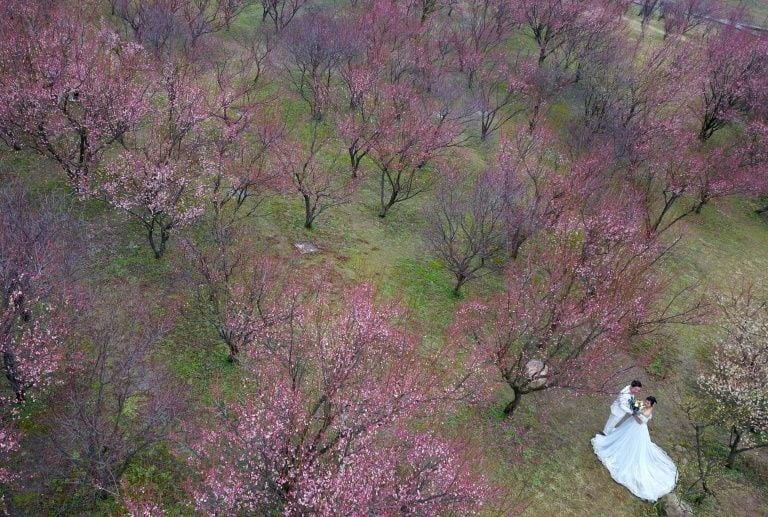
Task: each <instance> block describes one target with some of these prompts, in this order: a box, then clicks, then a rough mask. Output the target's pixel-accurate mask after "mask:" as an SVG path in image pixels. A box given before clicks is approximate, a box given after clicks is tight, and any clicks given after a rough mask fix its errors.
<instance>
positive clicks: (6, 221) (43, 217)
mask: <svg viewBox="0 0 768 517" xmlns="http://www.w3.org/2000/svg"><path fill="white" fill-rule="evenodd" d="M0 229H2V232H0V257H2V259H0V287H1V288H2V293H3V295H2V297H0V353H1V354H2V358H3V362H2V365H1V366H0V371H2V373H3V376H4V377H5V378H6V380H7V381H8V387H9V388H10V390H11V393H12V396H13V399H14V400H15V401H16V402H17V403H24V402H25V401H26V400H27V398H28V395H29V393H30V390H33V388H34V391H39V390H43V389H45V388H46V387H48V386H49V385H50V384H51V382H52V381H53V375H54V374H55V373H56V372H57V370H58V369H59V367H60V363H61V361H62V359H63V354H64V349H63V341H64V336H65V333H66V332H65V331H66V317H65V314H66V313H65V305H66V299H65V298H64V292H63V291H64V288H63V285H62V282H63V279H62V273H64V271H65V270H66V268H65V252H66V246H65V240H64V239H66V236H67V231H68V225H67V217H66V216H65V215H62V214H61V213H57V211H56V206H55V203H54V202H53V201H52V200H50V199H49V200H46V201H44V202H43V203H42V205H40V206H39V207H36V206H35V203H34V202H33V201H32V200H31V199H30V197H29V195H28V194H27V193H26V192H25V191H23V190H22V189H21V188H20V187H18V186H14V187H12V188H9V189H4V190H3V191H2V192H0ZM2 398H3V397H0V400H2ZM3 404H5V402H3Z"/></svg>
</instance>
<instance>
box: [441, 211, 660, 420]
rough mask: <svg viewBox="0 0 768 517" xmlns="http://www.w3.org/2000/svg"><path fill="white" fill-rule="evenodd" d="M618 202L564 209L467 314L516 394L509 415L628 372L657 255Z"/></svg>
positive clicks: (478, 345)
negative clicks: (534, 396)
mask: <svg viewBox="0 0 768 517" xmlns="http://www.w3.org/2000/svg"><path fill="white" fill-rule="evenodd" d="M602 208H603V209H604V208H608V207H606V206H605V205H603V207H602ZM616 208H617V207H616V206H614V210H602V209H601V210H598V211H595V212H594V213H592V214H586V213H582V212H576V213H573V212H572V213H571V214H572V215H571V216H563V217H564V218H565V219H562V220H561V221H560V222H559V223H558V225H557V227H556V228H554V229H553V231H551V232H544V234H542V235H540V236H539V238H538V239H536V241H535V242H529V245H528V246H527V247H526V254H525V256H523V257H520V258H518V259H517V261H515V262H514V263H512V264H510V266H509V269H508V273H507V280H506V291H505V292H504V293H503V294H501V295H498V296H496V297H494V298H492V299H491V300H489V301H487V302H482V301H475V302H470V303H469V304H467V305H466V306H465V307H464V308H463V309H461V311H460V312H459V314H458V317H457V320H456V323H455V330H454V331H455V332H456V333H457V334H458V335H459V336H464V337H465V339H467V340H468V342H469V343H470V344H471V347H472V349H473V351H474V354H475V358H476V361H477V362H478V363H479V364H485V365H487V367H488V368H489V369H490V370H491V371H494V372H495V374H494V375H496V378H499V379H500V380H501V381H502V382H503V383H504V384H506V385H507V386H508V387H509V388H510V389H511V390H512V392H513V395H514V397H513V399H512V400H511V401H510V402H509V403H508V404H507V405H506V407H505V409H504V412H505V413H506V414H507V415H511V414H513V413H514V411H515V410H516V408H517V407H518V406H519V404H520V401H521V400H522V397H523V396H524V395H527V394H530V393H533V392H536V391H541V390H546V389H551V388H555V387H570V388H573V389H594V388H596V387H599V386H601V385H602V384H603V383H605V382H608V380H610V379H611V378H612V376H613V375H615V374H616V373H618V372H619V371H621V369H622V367H621V360H620V351H621V350H622V349H624V347H625V346H626V345H627V343H628V338H629V335H630V332H631V329H632V328H633V327H634V326H635V325H636V324H637V322H638V321H642V320H643V319H644V318H645V316H646V314H647V311H648V307H649V304H650V303H651V302H652V301H653V297H654V290H653V285H654V282H655V277H654V273H653V270H652V265H653V263H654V261H655V259H656V258H657V256H658V255H657V251H656V249H655V246H654V244H653V243H649V242H648V241H646V240H645V237H644V232H643V231H642V228H641V227H639V225H638V224H637V221H633V220H627V219H626V218H624V217H622V212H621V211H620V210H616ZM576 214H579V215H576ZM617 271H620V272H621V273H620V274H617Z"/></svg>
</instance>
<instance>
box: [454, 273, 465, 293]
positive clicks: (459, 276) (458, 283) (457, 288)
mask: <svg viewBox="0 0 768 517" xmlns="http://www.w3.org/2000/svg"><path fill="white" fill-rule="evenodd" d="M466 281H467V277H466V276H465V275H464V274H463V273H458V274H457V275H456V285H455V286H454V288H453V295H454V296H455V297H456V298H460V297H461V286H463V285H464V284H465V283H466Z"/></svg>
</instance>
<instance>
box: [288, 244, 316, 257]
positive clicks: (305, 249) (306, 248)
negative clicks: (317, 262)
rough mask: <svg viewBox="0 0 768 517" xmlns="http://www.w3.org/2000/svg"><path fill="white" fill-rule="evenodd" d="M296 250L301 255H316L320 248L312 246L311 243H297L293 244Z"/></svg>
mask: <svg viewBox="0 0 768 517" xmlns="http://www.w3.org/2000/svg"><path fill="white" fill-rule="evenodd" d="M294 246H295V247H296V249H297V250H299V253H301V254H302V255H306V254H307V253H317V252H318V251H320V248H318V247H317V246H315V245H314V244H312V243H311V242H297V243H296V244H294Z"/></svg>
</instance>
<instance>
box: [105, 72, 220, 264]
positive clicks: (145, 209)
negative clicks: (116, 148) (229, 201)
mask: <svg viewBox="0 0 768 517" xmlns="http://www.w3.org/2000/svg"><path fill="white" fill-rule="evenodd" d="M199 79H200V77H199V75H198V71H197V69H196V67H194V66H193V65H191V64H188V63H172V62H169V63H166V64H165V65H164V66H163V70H162V75H161V77H160V80H161V84H162V88H163V90H164V93H165V97H166V102H165V103H164V104H162V105H160V106H158V107H157V108H156V109H154V110H153V112H152V114H151V118H150V124H149V127H148V128H147V129H146V130H145V131H143V132H141V133H140V134H136V135H133V138H131V139H130V140H128V139H127V140H126V141H125V142H124V147H125V148H126V150H125V151H124V152H122V153H120V155H118V156H117V157H116V158H114V159H112V160H110V162H109V163H108V164H107V165H106V167H105V168H104V173H103V177H102V178H101V180H102V181H101V182H100V183H99V184H98V185H97V186H96V187H95V189H94V191H95V192H97V193H99V194H101V195H102V196H104V198H105V199H106V200H107V201H108V202H109V203H110V204H112V205H113V206H115V207H117V208H119V209H121V210H123V211H125V212H126V213H127V214H129V215H130V216H131V217H132V218H134V219H135V220H136V221H138V222H139V223H140V224H141V225H142V226H143V227H144V229H145V231H146V236H147V241H148V243H149V245H150V247H151V248H152V251H153V253H154V256H155V258H156V259H159V258H161V257H162V256H163V254H164V253H165V249H166V243H167V242H168V240H169V239H170V237H171V235H172V233H173V232H174V231H176V230H177V229H179V228H181V227H183V226H185V225H187V224H189V223H190V222H192V221H194V220H195V219H197V218H198V217H200V216H201V215H202V213H203V191H202V189H203V185H204V183H203V178H205V177H207V176H209V175H210V174H208V173H207V172H206V171H208V170H210V169H211V168H212V167H213V164H212V163H211V161H210V160H209V159H208V158H207V157H206V149H204V148H203V145H204V141H203V140H202V135H201V125H202V122H203V121H204V120H206V119H207V118H208V117H209V116H210V113H209V112H208V111H206V106H205V105H201V102H200V101H201V99H204V98H205V95H204V92H203V91H202V90H201V86H199V84H198V80H199Z"/></svg>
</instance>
